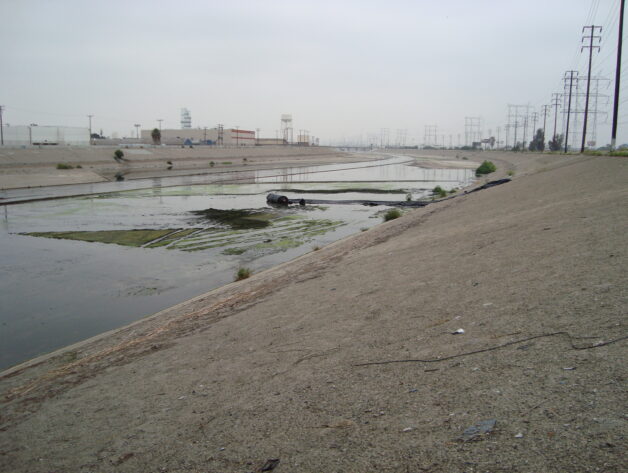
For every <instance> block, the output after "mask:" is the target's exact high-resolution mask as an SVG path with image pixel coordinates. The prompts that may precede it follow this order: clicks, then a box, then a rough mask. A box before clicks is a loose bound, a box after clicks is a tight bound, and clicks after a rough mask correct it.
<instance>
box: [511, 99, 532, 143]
mask: <svg viewBox="0 0 628 473" xmlns="http://www.w3.org/2000/svg"><path fill="white" fill-rule="evenodd" d="M529 108H530V106H529V105H511V104H508V123H507V125H506V147H507V146H508V140H509V138H510V132H511V131H512V130H514V132H513V135H514V136H513V140H512V148H513V149H515V148H517V145H518V144H519V143H518V142H517V134H518V130H519V127H522V128H523V132H524V137H523V141H522V146H525V132H526V127H527V121H528V109H529ZM523 109H525V113H522V112H521V110H523Z"/></svg>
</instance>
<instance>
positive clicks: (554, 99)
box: [552, 94, 560, 142]
mask: <svg viewBox="0 0 628 473" xmlns="http://www.w3.org/2000/svg"><path fill="white" fill-rule="evenodd" d="M552 107H554V135H553V137H552V140H553V141H554V142H556V123H558V107H560V94H552Z"/></svg>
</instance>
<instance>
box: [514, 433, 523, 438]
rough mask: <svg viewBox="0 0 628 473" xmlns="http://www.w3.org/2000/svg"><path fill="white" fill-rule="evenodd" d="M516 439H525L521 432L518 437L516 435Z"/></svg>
mask: <svg viewBox="0 0 628 473" xmlns="http://www.w3.org/2000/svg"><path fill="white" fill-rule="evenodd" d="M515 438H516V439H522V438H523V434H522V433H521V432H519V433H518V434H517V435H515Z"/></svg>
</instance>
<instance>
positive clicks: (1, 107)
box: [0, 105, 4, 146]
mask: <svg viewBox="0 0 628 473" xmlns="http://www.w3.org/2000/svg"><path fill="white" fill-rule="evenodd" d="M2 110H4V105H0V146H4V128H3V127H2Z"/></svg>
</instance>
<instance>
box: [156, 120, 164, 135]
mask: <svg viewBox="0 0 628 473" xmlns="http://www.w3.org/2000/svg"><path fill="white" fill-rule="evenodd" d="M163 121H164V119H163V118H158V119H157V122H159V132H161V122H163Z"/></svg>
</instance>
